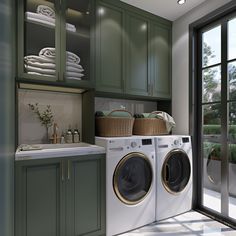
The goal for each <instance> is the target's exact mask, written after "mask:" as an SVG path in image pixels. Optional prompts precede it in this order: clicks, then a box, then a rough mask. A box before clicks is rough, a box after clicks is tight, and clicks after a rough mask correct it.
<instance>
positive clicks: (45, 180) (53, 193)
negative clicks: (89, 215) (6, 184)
mask: <svg viewBox="0 0 236 236" xmlns="http://www.w3.org/2000/svg"><path fill="white" fill-rule="evenodd" d="M44 162H45V161H36V160H34V161H23V162H21V161H19V162H18V164H16V169H15V171H16V172H15V173H16V175H15V186H16V191H15V202H16V212H15V224H16V227H15V235H16V236H26V235H29V236H42V235H43V236H59V235H62V234H61V232H62V231H63V223H62V221H61V220H62V219H61V218H60V215H63V204H62V201H63V194H62V190H63V184H62V182H61V179H60V162H46V163H44ZM22 163H24V164H22Z"/></svg>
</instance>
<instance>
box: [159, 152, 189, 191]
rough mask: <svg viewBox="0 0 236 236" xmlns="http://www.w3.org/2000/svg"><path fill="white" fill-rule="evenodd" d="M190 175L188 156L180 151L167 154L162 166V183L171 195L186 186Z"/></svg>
mask: <svg viewBox="0 0 236 236" xmlns="http://www.w3.org/2000/svg"><path fill="white" fill-rule="evenodd" d="M190 174H191V165H190V161H189V158H188V155H187V154H186V153H185V152H184V151H183V150H181V149H174V150H172V151H171V152H169V153H168V154H167V156H166V158H165V161H164V163H163V166H162V173H161V175H162V183H163V185H164V187H165V189H166V190H167V191H168V192H169V193H172V194H178V193H180V192H182V191H183V190H184V189H185V187H186V186H187V184H188V182H189V179H190Z"/></svg>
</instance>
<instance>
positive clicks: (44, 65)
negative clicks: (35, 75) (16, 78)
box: [25, 60, 56, 70]
mask: <svg viewBox="0 0 236 236" xmlns="http://www.w3.org/2000/svg"><path fill="white" fill-rule="evenodd" d="M25 64H26V65H28V66H34V67H39V68H42V69H54V70H55V69H56V64H55V63H41V62H32V61H29V60H28V61H25Z"/></svg>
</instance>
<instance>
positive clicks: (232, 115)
mask: <svg viewBox="0 0 236 236" xmlns="http://www.w3.org/2000/svg"><path fill="white" fill-rule="evenodd" d="M228 130H229V138H230V140H231V142H236V102H230V103H229V129H228Z"/></svg>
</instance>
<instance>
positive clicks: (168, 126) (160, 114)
mask: <svg viewBox="0 0 236 236" xmlns="http://www.w3.org/2000/svg"><path fill="white" fill-rule="evenodd" d="M157 117H158V118H160V119H162V120H164V121H165V122H166V129H167V132H168V133H169V132H170V131H171V129H172V128H173V127H175V121H174V119H173V117H172V116H170V115H169V114H168V113H166V112H164V111H158V112H157Z"/></svg>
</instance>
